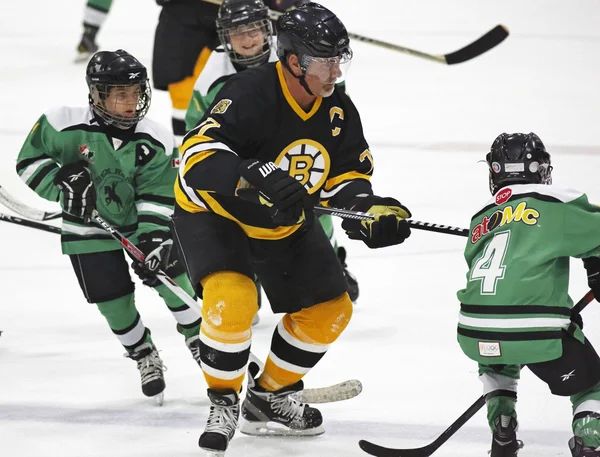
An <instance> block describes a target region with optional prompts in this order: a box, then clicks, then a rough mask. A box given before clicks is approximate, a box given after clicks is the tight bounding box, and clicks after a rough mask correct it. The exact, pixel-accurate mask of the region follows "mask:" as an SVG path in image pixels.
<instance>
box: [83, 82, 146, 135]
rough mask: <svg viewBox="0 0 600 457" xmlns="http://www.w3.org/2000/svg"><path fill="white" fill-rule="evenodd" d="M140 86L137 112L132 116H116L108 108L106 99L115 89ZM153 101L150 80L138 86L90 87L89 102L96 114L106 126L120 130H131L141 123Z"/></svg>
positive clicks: (104, 85)
mask: <svg viewBox="0 0 600 457" xmlns="http://www.w3.org/2000/svg"><path fill="white" fill-rule="evenodd" d="M135 85H137V86H139V93H138V99H137V105H136V108H135V112H134V113H133V115H131V116H123V115H119V114H116V113H114V112H112V111H110V110H109V109H108V107H107V106H106V99H107V98H108V95H109V93H110V90H111V89H113V88H121V87H132V86H135ZM151 99H152V89H150V84H149V81H148V79H146V80H144V81H141V82H139V83H136V84H118V83H114V84H102V83H94V84H91V85H90V95H89V102H90V105H91V106H92V109H93V110H94V113H95V114H96V115H97V116H98V117H100V118H101V119H102V120H103V121H104V122H106V124H108V125H112V126H114V127H117V128H119V129H123V130H126V129H129V128H131V127H133V126H134V125H136V124H137V123H138V122H140V121H141V120H142V119H144V117H145V116H146V114H147V113H148V110H149V109H150V101H151Z"/></svg>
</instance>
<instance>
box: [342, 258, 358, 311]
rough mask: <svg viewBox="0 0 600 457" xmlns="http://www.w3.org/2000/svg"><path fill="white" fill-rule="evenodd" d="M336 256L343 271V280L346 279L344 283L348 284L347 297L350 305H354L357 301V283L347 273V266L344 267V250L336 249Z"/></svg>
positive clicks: (350, 274)
mask: <svg viewBox="0 0 600 457" xmlns="http://www.w3.org/2000/svg"><path fill="white" fill-rule="evenodd" d="M337 256H338V259H339V261H340V263H341V264H342V268H343V270H344V278H346V282H347V283H348V295H349V296H350V300H351V301H352V303H354V302H355V301H356V300H358V281H357V280H356V277H355V276H354V275H353V274H352V273H350V272H349V271H348V265H346V249H344V248H343V247H338V248H337Z"/></svg>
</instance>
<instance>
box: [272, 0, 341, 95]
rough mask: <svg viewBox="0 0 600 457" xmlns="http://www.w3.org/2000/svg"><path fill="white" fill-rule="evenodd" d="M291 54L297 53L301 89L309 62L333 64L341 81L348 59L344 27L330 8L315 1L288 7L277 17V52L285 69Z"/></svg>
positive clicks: (338, 80)
mask: <svg viewBox="0 0 600 457" xmlns="http://www.w3.org/2000/svg"><path fill="white" fill-rule="evenodd" d="M292 54H295V55H297V56H298V62H299V64H300V68H301V70H302V75H301V76H300V77H299V79H300V82H301V83H303V84H302V85H303V86H304V88H305V89H307V87H306V82H305V81H304V77H305V76H306V74H307V73H310V68H311V64H312V63H313V62H318V63H320V64H321V65H334V66H336V69H337V70H338V71H340V76H339V77H338V78H337V82H340V81H342V80H343V78H344V77H345V73H346V71H347V68H348V66H349V64H350V61H351V60H352V49H351V48H350V38H349V37H348V32H347V30H346V27H345V26H344V24H343V23H342V21H340V19H339V18H338V17H337V16H336V15H335V14H334V13H333V12H331V11H330V10H328V9H327V8H325V7H324V6H322V5H319V4H318V3H313V2H310V3H305V4H303V5H301V6H300V7H298V8H296V9H294V10H290V11H288V12H286V13H284V14H283V15H281V17H280V18H279V19H278V20H277V56H278V57H279V60H280V61H281V63H282V64H283V65H284V66H286V67H287V68H288V70H290V68H289V64H288V57H289V56H290V55H292ZM290 71H291V70H290ZM292 74H293V72H292ZM307 90H308V89H307ZM309 93H310V91H309Z"/></svg>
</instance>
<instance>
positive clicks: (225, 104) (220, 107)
mask: <svg viewBox="0 0 600 457" xmlns="http://www.w3.org/2000/svg"><path fill="white" fill-rule="evenodd" d="M229 105H231V100H229V99H227V98H224V99H223V100H221V101H219V103H217V104H216V105H215V106H213V109H211V110H210V114H223V113H224V112H225V111H227V108H229Z"/></svg>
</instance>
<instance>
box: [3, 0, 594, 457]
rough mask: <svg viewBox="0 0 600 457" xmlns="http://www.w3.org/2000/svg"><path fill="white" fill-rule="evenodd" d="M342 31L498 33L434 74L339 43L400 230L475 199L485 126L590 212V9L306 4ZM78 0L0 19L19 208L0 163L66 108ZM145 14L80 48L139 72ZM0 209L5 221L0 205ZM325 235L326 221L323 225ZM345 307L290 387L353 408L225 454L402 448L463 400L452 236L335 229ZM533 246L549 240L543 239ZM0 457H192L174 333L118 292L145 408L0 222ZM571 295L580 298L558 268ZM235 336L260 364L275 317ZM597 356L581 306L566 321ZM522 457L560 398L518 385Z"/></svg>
mask: <svg viewBox="0 0 600 457" xmlns="http://www.w3.org/2000/svg"><path fill="white" fill-rule="evenodd" d="M323 2H324V4H325V5H327V6H329V7H331V9H332V10H333V11H334V12H336V13H338V14H339V16H340V17H341V18H342V20H343V21H344V22H345V23H346V26H347V28H348V30H350V31H351V32H354V33H359V34H363V35H366V36H369V37H374V38H379V39H383V40H387V41H390V42H394V43H398V44H400V45H403V46H408V47H412V48H415V49H419V50H423V51H426V52H432V53H445V52H450V51H454V50H455V49H458V48H460V47H462V46H464V45H466V44H467V43H469V42H471V41H472V40H474V39H476V38H477V37H479V36H480V35H482V34H483V33H484V32H486V31H487V30H489V29H491V28H492V27H493V26H495V25H496V24H498V23H502V24H505V25H506V26H508V27H509V29H510V31H511V35H510V37H509V38H508V39H507V40H506V41H505V42H504V43H502V44H501V45H500V46H498V48H496V49H493V50H492V51H490V52H489V53H487V54H484V55H483V56H481V57H478V58H476V59H474V60H472V61H470V62H467V63H463V64H460V65H456V66H452V67H449V66H442V65H439V64H436V63H432V62H428V61H424V60H420V59H418V58H415V57H411V56H407V55H404V54H400V53H394V52H391V51H387V50H384V49H380V48H377V47H374V46H371V45H367V44H363V43H354V44H353V48H354V51H355V58H354V61H353V63H352V69H351V72H350V76H349V80H348V87H349V91H350V94H351V96H352V98H353V100H354V102H355V104H356V105H357V107H358V109H359V111H360V113H361V117H362V121H363V125H364V129H365V134H366V137H367V139H368V141H369V143H370V145H371V151H372V153H373V155H374V157H375V164H376V169H375V176H374V178H373V184H374V189H375V192H376V193H378V194H380V195H390V196H395V197H397V198H398V199H399V200H401V201H402V202H403V203H404V204H406V205H407V206H408V207H409V208H410V209H411V210H412V212H413V215H414V219H417V220H422V221H429V222H436V223H443V224H450V225H456V226H461V227H466V226H468V225H469V219H470V216H471V214H473V213H474V212H475V211H476V210H477V209H478V208H479V206H480V205H482V204H483V203H484V202H485V201H486V200H487V199H488V198H489V194H488V190H487V170H486V167H485V165H483V164H480V163H477V161H478V160H480V159H483V158H484V155H485V153H486V151H487V150H488V148H489V146H490V144H491V143H492V141H493V140H494V138H495V137H496V136H497V135H498V134H499V133H501V132H504V131H506V132H517V131H518V132H529V131H534V132H536V133H537V134H538V135H540V137H541V138H542V139H543V141H544V142H545V144H546V146H547V149H548V150H549V151H550V153H551V154H552V159H553V164H554V166H555V169H554V173H553V176H554V182H555V184H556V185H559V186H565V187H575V188H579V189H581V190H584V191H586V192H587V193H588V194H589V195H590V197H591V199H592V200H593V201H597V202H600V180H599V179H598V174H599V173H600V137H599V134H598V126H599V125H600V122H599V121H600V119H599V116H598V109H599V107H600V90H599V89H598V80H599V78H598V76H599V75H598V70H599V69H600V66H599V65H598V56H599V55H600V31H599V29H598V26H597V18H598V17H600V3H598V2H596V1H594V0H571V1H569V2H564V1H557V0H527V1H523V0H521V1H517V0H503V1H499V0H490V1H486V2H483V1H474V0H473V1H468V0H458V1H453V2H451V1H448V0H445V1H444V0H435V1H434V0H431V1H428V0H421V1H416V0H411V1H393V0H385V1H384V0H382V1H375V0H368V1H364V0H363V1H359V0H345V1H343V0H328V1H326V0H323ZM83 6H84V1H83V0H60V1H42V0H20V1H19V2H12V1H4V2H2V3H1V5H0V25H1V27H0V56H1V57H0V81H1V84H0V103H1V105H0V151H1V152H0V185H2V186H3V187H6V188H7V189H8V190H9V191H10V192H11V193H13V194H14V195H16V196H18V197H19V198H20V199H22V200H23V201H25V202H27V203H29V204H32V205H35V206H37V207H40V208H54V206H53V204H51V203H48V202H45V201H43V200H42V199H40V198H39V197H37V196H36V195H35V194H34V193H33V192H32V191H30V190H29V189H28V188H26V186H25V185H24V184H23V183H22V182H21V181H20V180H19V178H18V177H17V175H16V173H15V160H16V157H17V154H18V151H19V149H20V147H21V144H22V142H23V140H24V138H25V136H26V135H27V133H28V131H29V129H30V128H31V127H32V126H33V124H34V123H35V121H36V119H37V118H38V117H39V116H40V115H41V114H42V112H44V111H46V110H47V109H49V108H51V107H53V106H57V105H71V106H77V105H85V104H86V103H87V87H86V85H85V78H84V69H85V67H84V66H83V65H75V64H73V63H72V59H73V57H74V48H75V46H76V45H77V42H78V39H79V37H80V33H81V19H82V11H83ZM158 13H159V8H158V7H157V6H156V5H155V3H154V1H152V0H115V1H114V5H113V8H112V11H111V12H110V15H109V17H108V19H107V21H106V24H105V27H104V28H103V29H102V31H101V32H100V34H99V36H98V42H99V43H100V44H101V46H102V48H103V49H111V50H114V49H117V48H124V49H126V50H128V51H129V52H131V53H132V54H134V55H135V56H136V57H138V58H139V59H140V60H141V61H142V62H144V63H145V64H146V66H147V67H148V68H149V69H150V68H151V57H152V44H153V40H154V29H155V26H156V22H157V18H158ZM149 116H150V117H152V118H154V119H156V120H159V121H161V122H163V123H165V124H169V122H170V101H169V97H168V95H167V94H166V93H165V92H159V91H154V95H153V100H152V107H151V109H150V112H149ZM0 211H2V212H6V213H9V214H10V211H8V210H5V209H4V208H1V209H0ZM338 225H339V224H338ZM338 236H339V239H340V240H341V241H342V242H343V244H344V245H345V246H346V248H347V250H348V253H349V257H348V264H349V267H350V270H351V271H352V272H353V273H354V274H355V275H356V276H357V277H358V280H359V282H360V288H361V296H360V299H359V302H358V304H357V306H356V308H355V313H354V317H353V320H352V322H351V323H350V325H349V327H348V329H347V330H346V332H345V333H344V334H343V335H342V336H341V337H340V339H339V340H338V342H337V343H336V344H334V345H333V346H332V348H331V350H330V351H329V353H328V354H327V356H326V357H325V358H324V359H323V360H322V361H321V363H320V364H319V365H317V367H315V369H314V370H312V372H311V373H309V374H308V375H307V376H306V378H305V382H306V385H307V386H309V387H320V386H323V385H327V384H332V383H336V382H339V381H342V380H345V379H350V378H358V379H360V380H361V381H362V383H363V385H364V391H363V393H362V394H361V395H360V396H359V397H357V398H356V399H353V400H350V401H347V402H341V403H336V404H328V405H322V406H321V411H322V412H323V415H324V419H325V424H324V425H325V428H326V430H327V432H326V433H325V434H324V435H323V436H321V437H317V438H309V439H281V438H278V439H264V438H263V439H260V438H253V437H247V436H243V435H240V434H238V435H237V436H236V438H235V439H234V441H233V442H232V444H231V447H230V450H229V451H228V454H227V455H228V456H232V457H234V456H245V457H262V456H284V455H285V456H287V457H300V456H302V457H329V456H344V457H349V456H360V455H366V454H363V453H362V451H361V450H360V449H359V448H358V445H357V441H358V439H359V438H366V439H370V440H372V441H375V442H377V443H380V444H384V445H389V446H395V447H397V446H421V445H424V444H426V443H428V442H430V441H431V440H432V439H433V438H435V437H436V436H437V435H439V434H440V433H441V432H442V431H443V430H444V429H445V428H446V427H447V426H448V425H449V424H450V423H451V422H453V421H454V420H455V418H456V417H458V415H459V414H460V413H462V412H463V411H464V410H465V409H466V408H467V407H468V406H469V405H470V404H471V403H472V402H473V401H474V400H475V399H476V398H477V397H478V396H479V395H480V392H481V387H480V383H479V381H478V380H477V375H476V365H475V364H474V363H473V362H471V361H469V360H468V359H467V358H466V357H465V356H464V355H463V354H462V352H461V351H460V349H459V347H458V344H457V343H456V336H455V328H456V319H457V313H458V304H457V301H456V298H455V293H456V290H458V289H459V288H461V287H462V286H463V283H464V274H465V264H464V260H463V258H462V250H463V246H464V243H465V239H464V238H460V237H454V236H450V235H442V234H435V233H429V232H419V231H413V234H412V236H411V237H410V239H408V241H407V242H406V243H404V244H403V245H400V246H397V247H392V248H388V249H379V250H369V249H368V248H366V246H364V245H363V244H362V243H360V242H356V241H349V240H347V239H346V237H345V235H344V234H343V232H342V231H341V230H339V231H338ZM548 242H549V243H552V242H553V240H548ZM0 253H1V254H0V284H1V287H0V330H3V331H4V333H3V335H2V337H0V456H2V457H106V456H111V457H171V456H173V457H175V456H176V457H193V456H200V455H202V454H201V452H200V449H199V448H198V447H197V439H198V436H199V435H200V433H201V432H202V430H203V427H204V424H205V421H206V417H207V412H208V399H207V397H206V395H205V392H206V383H205V381H204V379H203V376H202V374H201V372H200V370H199V369H198V367H197V365H196V364H195V363H194V362H193V360H192V358H191V356H190V354H189V352H188V350H187V348H186V347H185V345H184V341H183V338H182V337H181V336H180V335H179V334H178V333H177V332H176V331H175V321H174V319H173V318H172V316H171V315H170V313H169V312H168V310H167V308H166V306H165V305H164V304H163V303H162V301H161V300H160V299H159V297H158V296H157V295H155V294H154V293H153V292H152V291H150V290H146V289H145V288H143V287H141V285H140V284H138V290H137V304H138V309H139V310H140V313H141V315H142V318H143V320H144V322H145V324H146V325H147V326H148V327H149V328H151V330H152V335H153V338H154V341H155V343H156V345H157V346H158V348H159V349H160V350H161V351H162V352H161V356H162V358H163V360H164V362H165V364H166V365H167V366H168V371H167V372H166V374H165V376H166V382H167V390H166V394H165V404H164V406H163V407H160V408H159V407H157V406H155V405H154V404H153V401H152V400H150V399H147V398H145V397H144V396H143V395H142V394H141V391H140V387H139V375H138V372H137V370H136V368H135V364H134V363H133V362H132V361H130V360H128V359H124V358H123V357H122V353H123V348H122V347H121V346H120V344H119V343H118V341H117V339H116V338H115V337H114V336H113V335H112V333H111V332H110V329H109V328H108V326H107V324H106V323H105V321H104V319H103V318H102V316H101V315H100V313H99V312H98V310H97V309H96V308H95V306H94V305H90V304H88V303H86V301H85V300H84V298H83V295H82V293H81V292H80V290H79V286H78V284H77V280H76V278H75V275H74V274H73V273H72V271H71V266H70V262H69V260H68V258H67V257H66V256H62V255H61V253H60V246H59V240H58V237H57V236H56V235H54V234H48V233H42V232H38V231H35V230H32V229H28V228H24V227H19V226H14V225H9V224H7V223H4V222H0ZM572 265H573V270H572V283H571V289H570V292H571V295H572V297H573V298H574V299H575V300H577V299H579V298H580V297H581V296H583V294H584V293H585V292H586V281H585V272H584V270H583V268H582V267H581V263H580V261H573V262H572ZM261 318H262V320H261V322H260V324H259V325H258V327H256V328H255V329H254V339H253V343H254V344H253V351H254V353H256V354H257V355H259V356H261V357H265V356H266V354H267V352H268V347H269V343H270V339H271V334H272V330H273V328H274V326H275V325H276V323H277V322H278V320H279V317H278V316H274V315H273V314H272V313H271V312H270V310H269V309H268V306H267V307H265V308H263V310H262V311H261ZM584 320H585V323H586V326H585V332H586V334H587V335H588V337H589V338H590V339H591V340H592V342H594V343H595V344H596V345H598V346H600V337H598V336H597V334H598V331H599V330H600V306H598V304H597V303H596V302H594V303H593V304H591V305H590V306H589V307H588V309H587V310H586V311H585V313H584ZM518 410H519V419H520V427H521V432H520V438H521V439H523V440H524V441H525V448H524V449H523V450H522V452H521V453H520V454H519V456H520V457H521V456H523V457H542V456H543V457H548V456H569V455H570V453H569V451H568V448H567V440H568V439H569V437H570V436H571V434H570V422H571V412H570V404H569V401H568V399H566V398H558V397H551V396H550V393H549V390H548V389H547V387H546V386H545V385H544V384H543V383H542V382H541V381H539V380H537V379H536V378H535V377H534V376H533V375H532V374H531V373H530V372H527V371H524V373H523V378H522V381H521V383H520V392H519V403H518ZM489 442H490V435H489V432H488V431H487V424H486V420H485V414H484V413H483V412H480V413H478V414H477V415H476V416H475V417H474V418H473V419H472V420H471V421H470V422H469V423H468V424H467V425H466V426H465V427H464V429H463V430H461V431H460V432H459V433H457V435H456V436H455V437H454V438H452V439H451V440H450V441H449V442H448V443H447V444H445V445H444V446H443V447H442V448H441V449H440V450H439V451H438V452H437V453H436V454H435V455H436V456H439V457H444V456H447V457H451V456H452V457H458V456H460V457H476V456H480V457H483V456H486V455H487V450H488V449H489Z"/></svg>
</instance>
